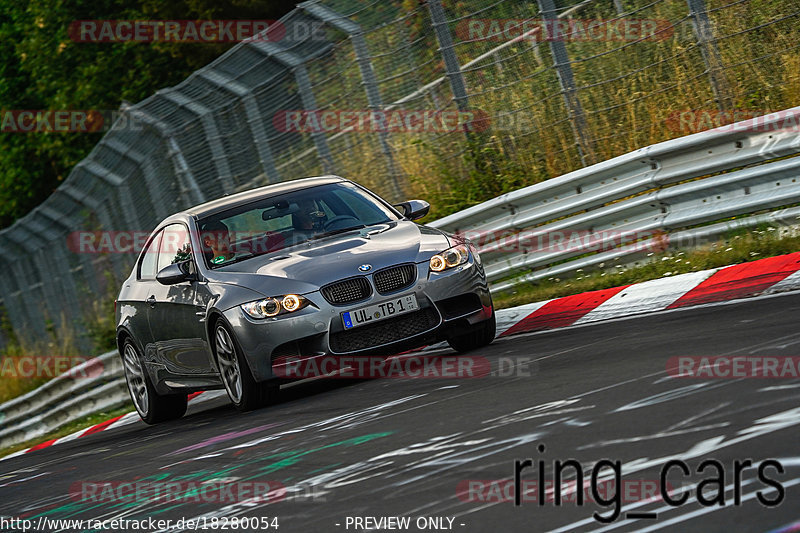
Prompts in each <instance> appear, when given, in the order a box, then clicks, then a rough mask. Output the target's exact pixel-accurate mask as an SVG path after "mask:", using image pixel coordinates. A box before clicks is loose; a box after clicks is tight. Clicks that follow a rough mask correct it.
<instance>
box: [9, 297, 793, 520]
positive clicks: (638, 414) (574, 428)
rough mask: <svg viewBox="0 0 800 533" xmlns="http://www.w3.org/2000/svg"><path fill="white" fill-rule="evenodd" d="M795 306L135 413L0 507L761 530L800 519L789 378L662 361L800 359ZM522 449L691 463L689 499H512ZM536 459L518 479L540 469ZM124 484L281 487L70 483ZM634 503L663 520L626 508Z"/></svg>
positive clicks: (729, 308)
mask: <svg viewBox="0 0 800 533" xmlns="http://www.w3.org/2000/svg"><path fill="white" fill-rule="evenodd" d="M798 317H800V295H797V294H789V295H780V296H775V297H763V298H756V299H750V300H742V301H737V302H731V303H727V304H722V305H711V306H706V307H698V308H690V309H681V310H676V311H670V312H661V313H655V314H651V315H646V316H640V317H635V318H630V319H626V320H616V321H610V322H605V323H598V324H592V325H588V326H582V327H573V328H565V329H560V330H554V331H549V332H541V333H535V334H527V335H519V336H512V337H506V338H500V339H498V340H497V341H495V343H494V344H493V345H492V346H490V347H489V348H487V349H485V350H482V351H480V353H476V354H475V355H476V356H482V357H485V358H487V359H488V360H489V361H490V362H491V363H492V367H493V369H495V370H497V369H498V368H499V365H500V361H501V360H502V361H504V362H505V363H504V365H505V366H504V369H505V372H503V373H504V374H505V373H509V372H508V369H509V368H511V366H510V364H509V362H511V363H512V364H515V365H516V367H515V368H514V372H512V373H511V374H512V375H509V376H501V375H497V372H495V374H494V375H491V376H486V377H482V378H471V379H421V378H420V379H376V380H352V379H338V380H326V381H316V382H305V383H300V384H293V385H292V386H290V387H284V389H283V390H282V391H281V398H280V400H279V403H277V404H276V405H273V406H271V407H268V408H265V409H262V410H259V411H255V412H251V413H247V414H240V413H238V412H236V411H235V410H234V409H233V407H232V406H230V405H229V404H228V403H227V402H226V401H225V400H224V399H219V400H214V401H212V402H209V403H206V404H202V405H200V406H196V407H192V408H190V411H189V413H188V414H187V416H186V417H184V418H183V419H181V420H179V421H176V422H172V423H168V424H165V425H160V426H156V427H147V426H144V425H142V424H138V423H137V424H134V425H129V426H125V427H121V428H118V429H114V430H109V431H108V432H103V433H99V434H96V435H91V436H88V437H86V438H83V439H80V440H78V441H73V442H68V443H65V444H63V445H60V446H57V447H53V448H49V449H44V450H40V451H37V452H33V453H30V454H27V455H25V456H21V457H17V458H13V459H10V460H7V461H3V462H0V472H2V475H0V516H5V517H24V518H29V519H32V520H37V519H38V517H48V518H51V519H59V518H69V519H81V518H82V519H90V518H91V519H113V518H126V519H147V518H150V517H152V518H154V519H173V520H179V519H181V518H198V517H201V516H204V517H206V519H207V522H206V524H207V525H208V526H209V527H211V524H212V522H210V521H211V520H213V517H217V518H218V519H220V517H227V518H228V519H230V518H232V517H264V518H269V520H270V521H271V520H272V519H273V518H275V517H277V519H278V524H279V529H278V531H281V532H285V531H363V530H365V529H364V528H362V527H355V525H354V521H353V520H354V519H355V518H356V517H361V518H365V517H375V518H379V517H394V516H396V517H409V518H410V519H411V522H410V525H409V527H408V529H407V530H408V531H420V530H423V529H419V528H418V527H417V519H418V518H419V517H428V518H435V517H439V518H444V520H443V522H442V523H443V524H444V528H445V529H446V528H448V527H450V528H451V530H453V531H464V532H472V531H493V532H501V531H551V530H557V531H609V530H616V531H634V530H641V531H652V530H665V531H704V532H706V531H771V530H775V529H778V528H781V527H785V526H787V525H789V524H793V523H796V522H797V521H798V520H800V505H798V502H800V449H799V448H800V446H799V445H800V405H799V404H800V402H799V401H798V400H800V380H798V379H692V378H674V377H669V375H668V373H667V370H666V369H667V364H668V363H667V362H668V360H669V358H670V357H674V356H681V355H693V356H721V355H748V356H754V357H758V356H768V355H779V356H798V355H800V330H798V327H797V325H798ZM440 353H441V354H442V355H452V353H451V352H447V351H442V352H440ZM540 444H544V445H545V447H546V448H545V451H544V452H543V453H540V452H539V451H538V450H537V447H538V446H539V445H540ZM525 458H531V459H533V461H534V464H536V462H538V461H540V460H541V461H544V465H545V472H546V478H545V479H546V480H547V479H552V470H551V469H552V464H553V462H554V461H555V460H562V461H564V460H567V459H577V460H578V461H579V462H580V463H581V464H582V465H584V468H585V471H586V472H587V478H588V474H590V473H591V468H592V466H591V465H593V464H595V463H596V462H597V461H599V460H601V459H610V460H613V461H617V460H618V461H621V462H622V464H623V478H622V479H623V486H624V487H629V486H630V487H634V488H636V487H648V486H650V487H651V488H652V486H651V485H648V483H652V482H658V480H659V476H660V472H661V469H662V467H663V465H664V464H665V463H666V462H667V461H668V460H670V459H678V460H683V461H685V462H686V463H687V466H688V467H689V468H690V471H692V472H693V473H692V474H691V475H690V476H685V477H684V476H682V475H680V472H679V470H677V469H675V470H673V471H671V474H670V476H669V477H668V483H669V488H670V489H671V490H674V491H678V492H675V493H674V494H676V495H679V494H683V492H680V491H685V492H686V493H687V494H689V495H690V498H689V499H688V501H687V502H686V503H685V504H683V505H680V506H675V507H673V506H670V505H668V504H666V503H665V502H664V501H649V502H639V503H637V502H636V501H628V500H636V499H637V496H636V495H635V494H634V493H633V492H631V493H630V495H628V496H623V500H625V501H622V505H621V512H622V514H621V516H620V517H619V518H618V519H617V520H616V521H615V522H613V523H611V524H602V523H600V522H598V521H596V520H595V519H594V518H593V517H592V513H593V512H595V511H599V512H601V513H602V514H603V515H608V514H609V513H610V512H611V511H612V510H613V509H614V504H610V505H598V504H594V503H587V502H584V505H582V506H579V505H577V503H576V502H574V501H565V502H562V505H561V506H556V505H554V503H553V502H552V501H545V504H544V505H539V504H538V502H537V501H529V500H530V499H527V500H526V499H523V501H522V502H521V505H520V506H515V505H514V503H513V501H507V500H506V499H505V498H504V497H502V496H499V493H497V492H496V489H497V488H498V487H506V486H507V483H510V482H511V480H512V479H513V473H514V461H515V460H516V459H525ZM709 458H713V459H716V460H717V461H719V462H721V463H722V465H723V467H724V469H725V473H724V476H725V479H724V484H725V487H726V490H725V491H724V493H723V495H724V500H725V504H724V505H723V506H719V505H715V506H711V507H706V506H702V505H700V504H699V503H697V491H696V490H695V489H696V486H697V484H698V482H700V481H701V480H703V479H707V478H709V477H712V478H713V477H716V476H717V472H716V470H715V469H714V468H711V469H707V470H705V471H704V472H703V473H702V474H699V475H698V474H697V473H696V472H695V470H696V468H697V466H698V465H699V463H700V462H701V461H703V460H704V459H709ZM744 459H751V460H752V461H753V463H754V464H755V465H758V464H760V463H761V462H762V461H765V460H768V459H774V460H778V461H779V462H780V463H781V465H782V466H783V469H784V472H783V473H782V474H779V473H777V472H776V471H775V470H771V471H770V472H769V474H768V476H769V477H771V478H773V479H775V480H778V481H779V482H780V484H781V485H782V486H783V487H784V490H785V494H784V499H783V502H782V503H781V504H780V505H778V506H776V507H767V506H765V505H762V504H761V503H759V501H758V499H757V497H756V493H757V492H758V491H761V492H762V493H763V495H765V496H766V497H768V498H775V497H777V492H776V491H775V490H771V489H770V487H769V486H768V485H767V484H765V483H763V482H761V481H760V480H759V479H758V477H757V473H756V469H755V468H748V469H745V470H744V471H743V472H742V474H741V492H740V496H741V500H742V501H741V505H738V506H737V505H734V501H733V500H734V485H735V484H736V483H735V477H734V473H733V464H734V462H735V461H737V460H739V461H741V460H744ZM536 472H537V470H536V467H533V468H530V469H528V470H524V471H523V472H522V474H521V477H522V479H526V480H535V479H536V476H537V473H536ZM565 472H566V475H565V478H569V477H571V476H570V472H572V471H570V470H568V469H567V470H565ZM607 472H608V471H607ZM573 477H574V476H573ZM132 480H137V481H139V482H155V481H156V480H158V481H161V482H166V481H172V482H183V483H185V485H182V486H183V487H186V486H190V485H191V483H192V482H195V483H197V482H199V481H205V482H207V483H212V484H213V483H216V482H217V481H219V480H225V481H228V482H233V483H239V484H240V486H241V487H245V486H246V482H247V481H253V480H256V481H269V482H272V483H276V485H275V486H276V487H277V486H282V487H284V488H285V490H286V493H285V494H283V493H282V492H281V491H278V492H280V493H281V494H283V496H282V497H279V498H275V499H273V500H272V501H260V502H253V501H247V498H246V497H245V496H246V494H245V495H244V496H242V495H241V494H240V495H239V496H237V497H235V498H236V499H239V500H240V501H235V502H231V501H229V500H230V495H229V496H227V500H228V501H225V502H218V501H211V502H198V501H196V500H197V498H194V499H192V498H189V497H186V498H180V499H178V500H177V501H172V502H165V501H156V502H154V501H146V500H144V501H139V502H135V501H130V500H127V501H119V500H113V498H112V497H111V496H109V495H106V500H101V501H100V502H99V503H98V502H93V501H81V500H80V497H79V496H76V495H75V494H74V493H75V491H76V489H75V487H76V486H81V487H85V486H86V485H85V483H87V482H89V483H91V482H98V483H100V482H122V481H132ZM475 480H484V481H482V482H480V483H478V482H477V481H475ZM487 480H494V481H495V482H487ZM497 480H506V482H507V483H504V484H500V482H499V481H497ZM470 481H472V483H473V484H472V485H470ZM76 483H78V484H80V483H84V485H76ZM476 483H477V484H476ZM481 483H482V484H481ZM277 484H280V485H277ZM479 486H480V487H484V488H485V489H486V490H481V489H478V488H476V487H479ZM512 487H513V485H512ZM706 489H707V490H709V491H710V492H708V494H713V493H716V492H717V490H716V486H713V485H711V486H706ZM491 490H495V492H494V493H491ZM624 490H628V489H624ZM624 490H623V491H622V492H624ZM631 490H633V489H631ZM71 491H72V493H73V494H72V495H71ZM506 494H510V493H506ZM601 494H602V495H603V496H605V497H609V496H610V495H612V494H613V493H612V492H605V493H601ZM108 498H112V499H111V500H109V499H108ZM211 499H214V497H213V496H212V498H211ZM546 500H547V499H546ZM631 512H634V513H635V512H654V513H657V518H655V519H653V518H639V519H637V518H632V517H628V518H626V513H631ZM348 517H349V520H348ZM447 519H450V520H452V524H451V525H449V524H450V522H449V521H448V520H447ZM216 523H217V524H218V525H219V526H222V525H224V519H220V521H219V522H216ZM230 524H232V522H231V523H230ZM230 524H229V527H230ZM364 525H370V526H373V527H374V525H375V524H374V523H372V522H370V523H368V524H367V523H364ZM86 529H87V530H88V528H86ZM248 529H249V530H256V529H255V528H248ZM6 530H11V529H10V528H9V527H6ZM44 530H54V528H53V527H52V526H51V527H50V528H44ZM65 530H74V529H65ZM172 530H175V531H178V530H188V528H184V529H175V528H173V529H172ZM261 530H264V529H261ZM427 530H431V529H427ZM440 530H441V529H440Z"/></svg>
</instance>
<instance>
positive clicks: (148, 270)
mask: <svg viewBox="0 0 800 533" xmlns="http://www.w3.org/2000/svg"><path fill="white" fill-rule="evenodd" d="M163 234H164V232H163V231H159V232H158V235H156V236H155V237H154V238H153V240H152V241H150V245H149V246H148V247H147V248H146V249H145V251H144V254H142V261H141V262H140V263H139V279H153V278H155V277H156V261H157V260H158V248H159V244H160V243H161V236H162V235H163Z"/></svg>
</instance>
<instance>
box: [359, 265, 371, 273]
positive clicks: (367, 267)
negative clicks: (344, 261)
mask: <svg viewBox="0 0 800 533" xmlns="http://www.w3.org/2000/svg"><path fill="white" fill-rule="evenodd" d="M358 269H359V270H360V271H361V272H369V271H370V270H372V265H366V264H365V265H361V266H359V267H358Z"/></svg>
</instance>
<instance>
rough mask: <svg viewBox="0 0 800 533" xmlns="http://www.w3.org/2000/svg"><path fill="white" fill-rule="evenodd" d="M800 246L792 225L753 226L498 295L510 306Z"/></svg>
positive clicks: (497, 299)
mask: <svg viewBox="0 0 800 533" xmlns="http://www.w3.org/2000/svg"><path fill="white" fill-rule="evenodd" d="M797 251H800V235H794V234H793V233H792V232H791V231H789V230H787V229H782V230H779V229H777V228H774V227H771V226H763V227H760V228H756V229H754V230H750V231H736V232H732V233H730V234H729V235H728V236H727V238H725V239H722V240H719V241H716V242H713V243H711V244H708V245H705V246H702V247H699V248H695V249H691V250H673V251H665V252H663V253H653V254H652V255H651V257H650V258H649V260H648V261H647V262H646V263H644V264H641V265H634V266H625V265H602V264H601V265H599V266H600V268H601V269H604V270H602V271H600V270H598V271H592V272H581V271H577V272H576V275H575V276H574V277H570V278H564V279H560V278H550V279H548V280H543V281H539V282H536V283H525V284H521V285H518V286H517V287H516V288H515V289H514V290H510V291H504V292H502V293H495V294H493V298H494V303H495V306H496V307H497V308H498V309H504V308H508V307H514V306H517V305H523V304H526V303H531V302H538V301H543V300H550V299H552V298H559V297H562V296H570V295H572V294H580V293H582V292H588V291H596V290H601V289H608V288H611V287H618V286H620V285H628V284H631V283H639V282H642V281H649V280H653V279H658V278H663V277H667V276H675V275H677V274H685V273H687V272H697V271H699V270H706V269H710V268H718V267H723V266H727V265H732V264H736V263H744V262H748V261H755V260H757V259H763V258H765V257H772V256H776V255H783V254H789V253H792V252H797Z"/></svg>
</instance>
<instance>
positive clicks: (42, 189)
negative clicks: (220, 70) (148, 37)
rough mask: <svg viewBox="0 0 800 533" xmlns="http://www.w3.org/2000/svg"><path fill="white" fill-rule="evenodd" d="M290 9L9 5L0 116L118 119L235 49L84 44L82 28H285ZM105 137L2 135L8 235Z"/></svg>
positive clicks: (0, 219)
mask: <svg viewBox="0 0 800 533" xmlns="http://www.w3.org/2000/svg"><path fill="white" fill-rule="evenodd" d="M293 5H294V2H291V1H287V0H272V1H266V0H222V1H217V0H177V1H176V0H142V1H139V2H131V1H127V2H126V1H114V0H66V1H63V0H33V1H31V2H29V3H26V2H16V1H14V0H5V1H3V2H2V4H0V110H19V109H30V110H38V109H49V110H58V109H73V110H82V109H83V110H88V109H101V110H109V109H118V108H119V106H120V104H121V103H122V102H123V101H128V102H138V101H140V100H142V99H144V98H146V97H147V96H149V95H151V94H152V93H154V92H155V91H156V90H158V89H161V88H164V87H169V86H172V85H175V84H177V83H179V82H180V81H182V80H183V79H184V78H186V77H187V76H188V75H189V74H190V73H191V72H193V71H194V70H197V69H198V68H200V67H202V66H204V65H206V64H207V63H209V62H210V61H212V60H213V59H214V58H216V57H218V56H219V55H220V54H221V53H222V52H224V51H225V50H226V49H228V48H229V47H230V46H232V44H231V43H219V44H207V43H165V42H157V43H141V42H127V43H79V42H74V41H72V40H71V39H70V36H69V25H70V23H71V22H73V21H76V20H106V19H110V20H123V19H124V20H134V19H135V20H170V19H171V20H175V19H195V20H204V19H277V18H279V17H280V16H281V15H283V14H285V13H287V12H288V11H290V10H291V9H292V7H293ZM101 137H102V133H99V132H97V133H65V132H51V133H14V132H4V133H0V227H6V226H8V225H10V224H11V223H12V222H13V221H14V220H15V219H17V218H19V217H21V216H23V215H24V214H25V213H27V212H28V211H30V210H31V209H32V208H34V207H35V206H36V205H38V204H39V203H41V202H42V201H43V200H44V199H45V198H47V196H48V195H49V194H51V193H52V192H53V190H54V189H55V188H56V187H58V185H59V183H60V182H62V181H63V180H64V179H65V178H66V177H67V175H68V174H69V172H70V170H71V168H72V167H73V166H74V165H75V164H76V163H78V162H79V161H80V160H81V159H83V158H84V157H85V156H86V155H87V154H88V153H89V151H90V150H91V149H92V147H93V146H94V145H95V144H96V143H97V142H98V141H99V140H100V139H101Z"/></svg>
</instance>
